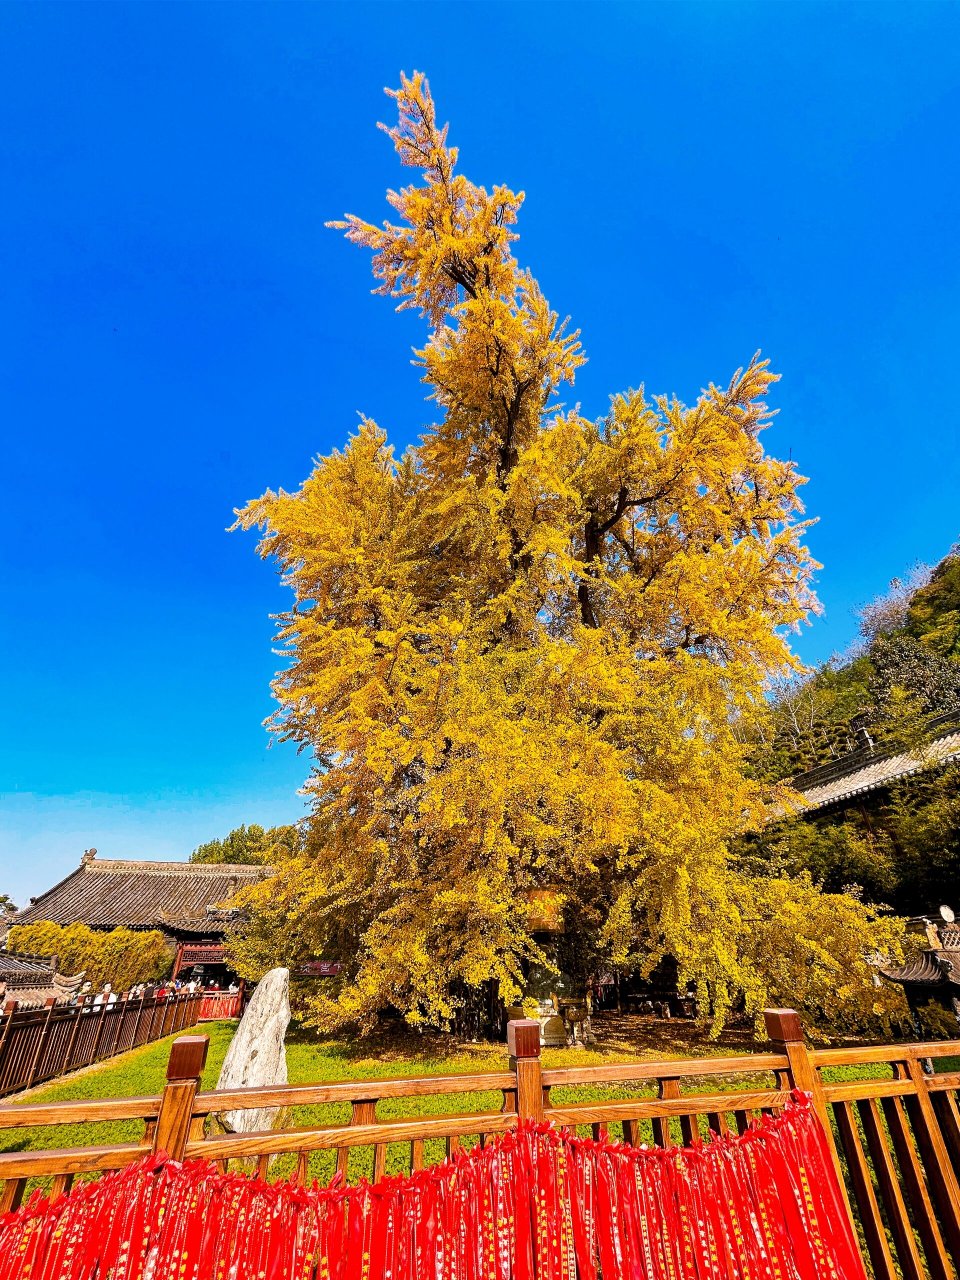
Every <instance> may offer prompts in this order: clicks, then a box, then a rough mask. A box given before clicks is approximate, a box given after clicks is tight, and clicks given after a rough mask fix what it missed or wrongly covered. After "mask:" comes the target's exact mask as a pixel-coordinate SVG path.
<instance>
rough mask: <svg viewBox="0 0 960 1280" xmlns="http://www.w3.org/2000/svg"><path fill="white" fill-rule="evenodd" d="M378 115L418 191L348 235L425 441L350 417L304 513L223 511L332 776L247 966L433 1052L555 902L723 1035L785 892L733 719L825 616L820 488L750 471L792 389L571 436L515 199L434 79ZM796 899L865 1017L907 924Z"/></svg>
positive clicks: (322, 1020)
mask: <svg viewBox="0 0 960 1280" xmlns="http://www.w3.org/2000/svg"><path fill="white" fill-rule="evenodd" d="M392 96H393V97H394V98H395V100H396V103H397V106H398V108H399V123H398V124H397V125H396V127H394V128H390V129H388V130H387V132H388V133H389V136H390V137H391V139H392V141H393V143H394V146H395V148H396V151H397V153H398V155H399V157H400V160H401V162H402V163H403V164H404V165H406V166H409V167H410V168H413V169H416V170H419V171H420V175H421V176H420V178H419V181H417V182H415V183H413V184H412V185H409V186H406V187H404V188H403V189H402V190H400V191H399V192H390V193H389V196H388V199H389V202H390V204H391V205H392V207H393V209H394V211H395V214H396V217H397V221H396V222H386V223H384V225H383V226H375V225H373V224H372V223H369V222H365V221H363V220H361V219H360V218H358V217H354V216H349V217H347V218H346V219H345V220H344V221H343V222H339V223H334V224H332V225H334V226H336V227H339V228H341V229H343V230H344V231H345V232H346V235H347V238H348V239H349V240H351V241H352V242H353V243H354V244H357V245H359V246H361V247H363V248H365V249H368V250H371V251H372V253H373V271H374V275H375V277H376V279H377V280H378V282H379V292H381V293H383V294H386V295H388V296H390V297H392V298H395V299H396V300H397V302H398V306H399V307H400V308H415V309H417V310H419V312H420V313H421V315H422V316H423V317H424V318H425V320H426V322H427V325H428V335H427V338H426V343H425V345H424V347H423V348H422V349H421V350H419V351H418V352H417V353H416V355H417V360H418V362H419V364H420V366H421V367H422V370H423V380H424V382H425V383H426V384H427V386H428V388H429V390H430V396H431V398H432V401H433V404H434V407H435V412H434V417H435V420H434V421H433V422H432V423H431V424H429V425H428V426H426V428H425V430H424V434H423V436H422V438H421V441H420V443H419V444H417V445H415V446H413V447H411V448H409V449H407V450H406V451H405V452H404V453H403V454H402V455H401V456H397V455H396V454H395V452H394V450H393V449H392V448H391V446H390V444H389V441H388V436H387V433H386V432H385V431H384V430H383V429H382V428H381V427H380V426H379V425H377V424H376V423H374V422H372V421H369V420H364V421H363V422H362V424H361V426H360V428H359V430H358V431H357V433H356V434H355V435H353V436H352V437H351V438H350V439H349V441H348V442H347V443H346V445H345V447H344V448H343V449H342V451H337V452H335V453H333V454H331V455H330V456H329V457H326V458H323V459H322V460H321V461H319V462H318V463H317V465H316V466H315V468H314V470H313V472H312V474H311V475H310V476H309V477H308V479H307V480H306V481H305V482H304V484H303V486H302V488H301V489H300V490H299V491H298V492H297V493H293V494H290V493H285V492H282V491H281V492H279V493H274V492H267V493H266V494H264V496H263V497H261V498H259V499H257V500H256V501H253V502H251V503H250V504H249V505H248V506H246V507H245V508H244V509H243V510H242V511H241V512H239V513H238V514H239V519H238V523H239V524H240V525H241V526H242V527H244V528H250V527H255V526H259V527H260V528H261V529H262V530H263V531H264V532H263V538H262V541H261V543H260V551H261V554H262V555H263V556H264V557H271V558H273V559H274V560H275V561H276V563H277V564H278V566H279V568H280V571H281V573H282V575H283V578H284V581H285V582H286V584H287V585H288V586H289V587H290V588H291V590H292V592H293V594H294V605H293V607H292V609H291V610H290V611H289V612H288V613H287V614H285V615H283V616H282V618H281V625H280V631H279V638H280V641H281V643H282V645H283V647H284V650H285V654H286V657H287V659H288V664H287V665H286V667H285V669H284V670H283V671H282V672H281V673H280V674H279V675H278V677H277V679H276V682H275V686H274V689H275V694H276V697H277V699H278V702H279V710H278V712H277V713H276V716H275V718H274V728H275V730H276V731H277V733H279V734H280V735H281V736H282V737H283V738H286V739H292V740H294V741H296V742H298V743H300V744H303V745H306V746H309V747H310V748H311V749H312V751H313V753H314V757H315V760H316V768H315V770H314V771H313V773H312V776H311V778H310V780H309V782H308V784H307V786H308V789H309V791H310V793H311V796H312V814H311V817H310V819H309V822H308V832H307V839H306V842H305V846H304V847H303V848H300V849H296V850H291V851H290V854H289V856H282V857H281V859H280V861H279V863H278V865H277V866H276V868H275V874H274V876H273V877H272V878H270V879H268V880H266V881H264V882H263V883H261V884H260V885H258V886H256V887H254V888H252V889H250V890H249V891H246V892H245V894H244V903H245V906H246V909H247V916H248V921H247V925H246V928H245V929H244V930H243V932H242V933H241V934H240V935H239V936H238V937H237V938H235V940H234V944H233V945H234V953H235V957H236V963H237V965H238V967H239V968H240V969H241V971H242V972H244V973H246V974H248V975H249V976H256V975H257V973H258V972H260V971H262V970H263V968H264V967H266V966H268V965H270V964H274V963H293V964H296V963H297V962H298V961H300V960H304V959H308V958H313V957H318V956H322V957H323V958H324V959H327V960H334V961H339V962H340V963H341V964H342V966H343V968H342V971H341V974H340V978H339V980H338V981H337V982H336V983H335V984H334V985H332V986H328V987H323V988H321V989H320V990H319V991H315V992H314V993H313V994H312V995H310V996H309V997H308V1006H309V1016H311V1017H312V1018H313V1020H314V1021H315V1022H316V1023H317V1024H318V1025H322V1026H334V1025H336V1024H338V1023H340V1022H344V1021H351V1022H355V1023H359V1024H361V1025H362V1024H363V1023H365V1022H367V1023H368V1022H369V1021H370V1020H371V1019H372V1017H373V1016H374V1015H375V1014H376V1012H377V1011H378V1010H380V1009H382V1008H384V1007H385V1006H392V1007H394V1008H398V1009H400V1010H401V1011H402V1012H403V1013H404V1014H405V1016H406V1017H407V1018H408V1019H409V1020H411V1021H414V1022H416V1021H423V1020H426V1021H431V1022H434V1023H437V1022H439V1023H442V1022H443V1021H444V1020H445V1019H449V1018H450V1017H451V1015H452V1014H453V1012H454V1009H455V1006H456V1003H457V1001H458V1000H459V999H462V993H463V992H464V991H468V990H471V989H476V988H477V987H478V986H480V985H481V984H488V985H489V984H491V983H495V984H496V989H497V990H498V992H499V996H500V997H501V998H502V999H503V1000H504V1001H505V1002H507V1003H510V1002H512V1001H516V1000H517V999H518V998H520V997H522V995H523V992H524V986H525V975H526V973H527V971H528V966H529V965H531V964H533V963H537V964H539V965H542V964H544V963H547V964H549V963H551V962H552V960H553V956H552V954H546V953H545V952H544V949H543V945H542V943H543V937H542V935H541V934H539V933H538V932H537V930H536V928H535V926H536V925H537V923H538V920H537V918H536V917H537V913H538V912H542V902H543V895H544V893H549V894H552V895H554V904H555V907H556V908H557V909H558V910H559V912H560V915H561V916H562V921H563V926H562V927H563V928H564V930H565V934H564V936H565V937H567V938H571V937H573V938H576V939H577V940H578V941H579V942H580V943H581V944H582V945H581V950H582V951H585V952H586V953H588V954H589V955H590V956H591V957H593V958H595V959H596V961H597V962H598V963H599V962H602V963H604V964H611V965H618V966H628V967H634V968H638V969H641V970H643V969H646V970H649V969H650V968H652V966H653V965H654V964H656V963H657V961H658V960H660V959H661V958H663V957H665V956H670V957H672V958H673V959H674V960H675V961H676V963H677V965H678V966H679V971H680V976H681V980H682V981H687V980H691V979H692V980H695V981H697V982H698V984H699V985H700V990H701V994H702V995H703V997H704V1000H705V1007H709V1008H710V1009H711V1010H712V1012H713V1015H714V1018H715V1021H716V1024H717V1025H719V1024H720V1023H721V1022H722V1020H723V1018H724V1017H725V1015H726V1013H727V1012H728V1010H729V1009H730V1007H731V1004H732V1002H733V1001H735V1000H737V999H740V1000H741V1001H743V1002H745V1004H746V1007H747V1008H748V1009H750V1010H756V1009H757V1008H759V1007H760V1006H761V1005H762V1004H763V1002H764V1001H767V1000H769V999H772V998H786V997H788V996H789V995H790V992H789V991H783V990H781V988H782V987H783V985H784V982H785V980H786V978H785V974H786V975H787V976H789V974H790V972H791V969H790V964H789V963H787V962H786V961H784V959H783V957H778V958H774V957H768V956H767V955H766V954H765V952H766V950H767V948H766V947H758V946H757V945H756V938H757V936H758V935H757V929H758V927H759V925H760V924H761V923H762V924H763V926H764V928H765V930H766V932H765V933H764V935H763V936H764V937H768V935H769V929H768V924H767V916H768V914H769V904H770V902H771V901H774V900H776V897H777V889H776V886H775V885H772V884H771V883H770V882H769V881H767V882H765V883H763V884H762V885H759V884H758V883H756V882H755V881H752V880H751V879H750V878H749V877H747V876H745V875H743V874H741V873H739V872H738V870H737V869H736V867H734V866H732V865H731V862H730V858H729V855H728V849H727V845H728V841H729V840H730V838H731V837H732V836H733V835H735V834H736V833H738V832H740V831H742V830H743V829H744V828H745V827H746V826H748V825H750V824H751V823H756V822H758V821H760V820H761V817H762V807H763V804H764V799H765V797H764V796H763V794H762V793H761V790H760V788H759V786H758V785H757V784H756V783H755V782H752V781H750V780H749V778H748V777H747V776H745V771H744V748H743V746H742V745H741V741H742V739H743V735H742V734H738V733H737V732H736V731H735V728H736V722H737V721H738V720H742V718H743V717H749V716H755V715H758V714H763V691H764V686H765V681H767V680H768V679H769V678H770V677H771V676H772V675H775V674H777V673H783V672H784V671H786V670H790V669H792V668H794V667H795V666H796V665H797V664H796V660H795V658H794V657H793V656H792V654H791V651H790V648H789V646H788V643H787V640H786V639H785V633H786V632H787V631H788V630H789V629H790V628H791V627H795V626H797V625H798V624H799V623H800V622H801V621H802V620H803V619H804V618H805V617H806V616H807V614H808V613H809V611H810V610H811V609H812V608H813V607H815V599H814V596H813V594H812V590H811V574H812V571H813V570H814V568H815V567H816V566H815V565H814V563H813V561H812V560H811V558H810V556H809V554H808V552H807V550H806V548H805V546H804V545H803V536H804V529H805V523H804V521H803V520H802V518H801V517H802V506H801V503H800V500H799V498H798V488H799V486H800V485H801V483H802V480H801V477H799V476H798V474H797V472H796V470H795V468H794V465H793V464H792V463H791V462H783V461H779V460H778V459H776V458H773V457H770V456H768V455H767V454H766V453H765V452H764V449H763V446H762V444H761V438H760V437H761V432H762V430H763V428H764V427H765V426H766V425H767V422H768V418H769V414H768V411H767V409H766V407H765V402H764V397H765V395H766V393H767V391H768V389H769V387H770V385H771V383H772V382H773V381H774V380H775V375H774V374H773V373H772V372H771V371H770V369H769V368H768V366H767V364H766V363H765V362H761V361H759V360H757V359H754V360H752V361H751V362H750V363H749V364H748V365H747V366H746V367H745V368H743V369H741V370H739V371H738V372H737V373H736V374H735V375H734V376H733V378H732V379H731V380H730V382H729V384H728V385H726V386H714V385H710V386H709V388H708V389H707V390H706V391H705V392H703V394H702V395H701V396H700V398H699V400H698V401H697V402H696V403H695V404H694V405H692V406H686V405H684V404H682V403H680V402H679V401H678V400H676V399H672V398H667V397H662V396H661V397H655V398H650V397H648V396H647V395H646V394H645V393H644V391H643V390H636V391H630V392H626V393H624V394H619V395H616V396H614V397H613V399H612V400H611V402H610V406H609V409H608V411H607V412H606V413H605V414H604V415H603V416H602V417H600V418H589V417H586V416H584V415H583V414H582V413H581V412H580V411H579V410H578V409H572V408H567V407H564V405H563V404H562V403H561V401H560V399H559V396H560V394H561V392H562V390H563V388H564V387H567V386H569V385H570V384H572V383H573V380H574V376H575V374H576V371H577V369H578V368H579V367H580V365H581V364H582V363H583V361H584V355H583V351H582V348H581V344H580V340H579V334H578V333H576V332H570V331H569V330H568V328H567V326H566V325H565V324H563V323H560V322H559V321H558V317H557V314H556V313H555V312H554V311H553V310H552V309H551V307H550V305H549V303H548V302H547V300H546V298H545V297H544V295H543V293H542V291H541V289H540V287H539V285H538V284H537V281H536V280H535V279H534V278H533V276H532V275H531V274H530V272H529V271H528V270H526V269H524V268H523V267H521V266H520V265H519V264H518V262H517V260H516V258H515V256H514V248H513V246H514V243H515V241H516V238H517V236H516V232H515V230H514V228H515V226H516V222H517V216H518V213H519V210H520V206H521V203H522V199H523V197H522V195H520V194H516V193H514V192H513V191H510V190H508V189H507V188H506V187H496V188H495V189H494V190H492V191H490V192H488V191H486V190H485V189H484V188H483V187H480V186H477V185H476V184H474V183H472V182H470V181H469V180H468V179H467V178H466V177H465V176H464V175H463V174H461V173H460V172H459V171H458V169H457V151H456V149H455V148H454V147H451V146H450V145H449V144H448V142H447V129H446V128H445V127H444V128H441V127H439V126H438V124H437V117H436V113H435V108H434V103H433V100H432V98H431V96H430V92H429V89H428V86H427V82H426V80H425V79H424V78H423V77H422V76H421V75H419V74H416V75H414V76H413V77H412V78H410V79H408V78H406V77H404V78H403V80H402V85H401V87H400V89H399V90H397V91H395V92H393V93H392ZM783 888H784V895H783V896H784V900H785V901H789V902H790V904H791V911H790V927H791V929H794V930H801V931H802V930H803V928H804V920H808V921H809V922H810V925H809V927H810V930H811V931H816V932H815V933H811V937H810V938H809V939H807V940H806V941H807V942H808V943H809V946H806V947H805V946H804V945H803V941H804V940H803V939H801V940H800V941H799V942H798V943H797V945H792V946H791V948H790V949H789V954H790V956H798V957H799V956H800V955H801V953H802V957H803V958H802V960H801V959H799V958H798V959H797V960H796V965H795V966H794V968H795V969H797V970H798V972H797V973H796V976H797V978H798V979H799V978H802V982H803V987H804V991H806V992H808V993H809V992H811V991H812V992H814V994H813V995H811V996H808V998H807V1003H808V1005H815V1004H816V1002H817V1000H818V999H821V998H822V999H823V1001H824V1003H829V999H830V992H831V990H834V989H835V988H838V987H839V986H840V985H842V986H843V987H844V991H845V992H846V994H844V995H843V996H842V1000H843V1001H846V1003H847V1004H848V1005H851V1006H852V1005H853V1004H859V1007H860V1008H861V1009H872V1008H874V1007H879V1005H878V1002H880V1003H882V994H878V993H877V991H876V988H875V986H874V984H873V982H872V980H871V973H870V970H869V968H868V966H867V964H866V962H865V959H864V957H865V955H866V953H867V952H869V951H875V950H878V949H879V950H885V951H892V952H896V951H897V948H898V946H899V943H898V931H897V928H896V926H895V924H894V923H893V922H891V921H889V920H887V919H884V918H881V917H878V916H877V915H876V913H874V912H872V911H871V910H870V909H869V908H867V907H864V906H862V905H861V904H859V903H858V902H856V901H855V900H854V899H852V898H843V900H842V904H841V905H842V907H843V909H842V910H841V911H836V910H831V908H830V904H829V902H827V901H826V900H823V899H821V898H820V896H819V895H818V891H817V889H816V888H815V886H813V885H812V884H810V883H809V882H807V881H794V882H791V883H790V884H789V885H785V886H783ZM804 902H806V903H807V905H808V907H809V910H805V909H804ZM827 916H829V917H830V918H831V919H832V920H834V921H835V922H836V927H837V928H838V929H840V931H841V932H842V934H843V937H842V941H838V942H837V945H836V946H833V947H831V945H830V943H829V941H828V940H826V939H825V938H824V937H823V922H824V919H825V917H827ZM541 923H542V922H541ZM775 959H776V962H775V963H774V960H775ZM841 970H842V977H843V983H842V984H841V983H840V981H839V976H840V974H841ZM799 971H802V972H799ZM816 993H819V994H816Z"/></svg>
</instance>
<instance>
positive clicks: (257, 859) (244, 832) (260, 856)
mask: <svg viewBox="0 0 960 1280" xmlns="http://www.w3.org/2000/svg"><path fill="white" fill-rule="evenodd" d="M299 843H300V833H299V832H298V830H297V828H296V827H295V826H283V827H270V828H269V829H265V828H264V827H261V826H260V825H259V824H258V823H256V822H251V823H250V825H249V826H247V825H246V824H243V825H241V826H239V827H234V829H233V830H232V831H230V832H228V833H227V835H225V836H224V837H223V839H222V840H220V839H216V840H207V841H206V842H205V843H204V844H199V845H197V847H196V849H194V851H193V853H191V855H190V861H191V862H228V863H235V864H237V865H240V866H243V865H257V866H259V865H262V864H266V865H269V864H270V863H271V862H272V861H273V859H274V856H275V851H276V850H277V849H278V848H279V849H282V850H283V851H284V852H285V853H288V854H289V853H291V852H293V851H294V850H296V849H297V848H298V847H299Z"/></svg>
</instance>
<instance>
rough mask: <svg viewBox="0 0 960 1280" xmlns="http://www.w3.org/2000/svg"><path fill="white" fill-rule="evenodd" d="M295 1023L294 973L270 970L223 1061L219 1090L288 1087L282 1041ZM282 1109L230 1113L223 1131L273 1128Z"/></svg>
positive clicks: (249, 1130) (246, 1131)
mask: <svg viewBox="0 0 960 1280" xmlns="http://www.w3.org/2000/svg"><path fill="white" fill-rule="evenodd" d="M289 1022H290V970H289V969H271V970H270V972H269V973H267V974H264V976H263V977H262V978H261V979H260V981H259V982H258V983H257V989H256V991H254V993H253V997H252V999H251V1000H250V1003H249V1004H248V1005H247V1009H246V1012H245V1013H244V1015H243V1017H242V1018H241V1020H240V1025H239V1027H237V1030H236V1034H235V1035H234V1037H233V1039H232V1040H231V1042H230V1048H229V1049H228V1050H227V1056H226V1057H225V1058H224V1060H223V1068H222V1070H221V1072H220V1079H219V1080H218V1081H217V1088H218V1089H246V1088H250V1087H252V1086H254V1085H260V1086H268V1085H278V1084H286V1083H287V1055H286V1053H285V1051H284V1047H283V1042H284V1038H285V1036H286V1034H287V1026H288V1024H289ZM277 1114H278V1108H277V1107H260V1108H258V1109H257V1110H255V1111H253V1110H251V1111H225V1112H223V1113H222V1114H221V1116H220V1121H221V1123H222V1124H223V1127H224V1128H225V1129H227V1130H229V1131H230V1132H231V1133H255V1132H257V1131H259V1130H262V1129H272V1128H273V1127H274V1124H275V1122H276V1119H277Z"/></svg>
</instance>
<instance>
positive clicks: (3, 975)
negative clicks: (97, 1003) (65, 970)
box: [0, 952, 83, 1008]
mask: <svg viewBox="0 0 960 1280" xmlns="http://www.w3.org/2000/svg"><path fill="white" fill-rule="evenodd" d="M82 982H83V974H82V973H76V974H73V975H72V976H71V977H68V976H67V975H65V974H62V973H58V972H57V957H56V956H31V955H24V954H19V953H18V954H8V953H7V952H0V1005H3V1004H5V1003H6V1002H7V1001H8V1000H16V1001H17V1003H18V1004H19V1005H20V1007H21V1008H24V1007H29V1006H30V1005H42V1004H44V1003H45V1002H46V1001H47V1000H48V999H51V998H52V999H54V1000H56V1001H57V1003H58V1004H65V1003H66V1002H67V1001H68V1000H69V999H70V997H71V996H73V995H75V994H76V992H78V991H79V990H80V985H81V983H82Z"/></svg>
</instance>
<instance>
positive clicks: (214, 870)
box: [10, 849, 271, 985]
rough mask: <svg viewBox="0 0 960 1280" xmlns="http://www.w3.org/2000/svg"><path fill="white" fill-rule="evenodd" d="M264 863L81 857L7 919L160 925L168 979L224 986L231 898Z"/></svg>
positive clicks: (261, 873)
mask: <svg viewBox="0 0 960 1280" xmlns="http://www.w3.org/2000/svg"><path fill="white" fill-rule="evenodd" d="M270 874H271V869H270V868H269V867H262V866H246V865H240V864H237V863H202V862H142V861H139V860H133V859H131V860H127V859H119V858H111V859H105V858H98V857H97V856H96V850H95V849H90V850H88V851H87V852H86V853H85V854H84V855H83V859H82V861H81V863H80V866H79V867H78V868H77V870H76V871H72V872H71V873H70V875H68V876H67V877H66V878H65V879H63V880H61V881H60V883H59V884H55V885H54V886H53V888H52V889H48V890H47V892H46V893H42V894H41V895H40V896H39V897H38V898H31V900H30V902H29V904H28V905H27V906H26V907H24V908H23V910H22V911H19V912H17V914H16V915H15V916H14V917H13V919H12V920H11V921H10V923H11V924H14V925H17V924H36V923H38V922H39V921H41V920H52V921H53V923H54V924H59V925H69V924H76V923H79V924H85V925H88V926H89V927H90V928H91V929H103V930H108V929H119V928H126V929H144V930H145V929H158V930H159V931H160V932H161V933H163V934H164V936H165V937H166V938H167V940H168V941H169V943H170V950H171V956H172V958H173V974H172V976H173V977H177V976H186V975H188V974H190V975H192V976H194V977H198V978H200V979H202V980H203V981H204V982H208V981H210V980H213V981H215V982H217V983H218V984H220V985H225V984H226V982H227V981H228V980H229V978H230V977H231V974H230V970H229V968H228V966H227V964H226V958H225V955H224V938H225V936H226V932H227V929H228V928H229V926H230V923H231V922H232V921H233V920H234V919H235V918H236V914H235V912H233V911H232V910H231V909H230V908H229V906H228V905H227V904H228V903H229V900H230V899H231V898H232V897H233V895H234V894H235V893H236V892H237V891H238V890H239V889H242V888H243V887H244V886H245V885H249V884H255V883H256V882H257V881H258V880H261V879H263V878H264V877H265V876H267V875H270Z"/></svg>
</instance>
